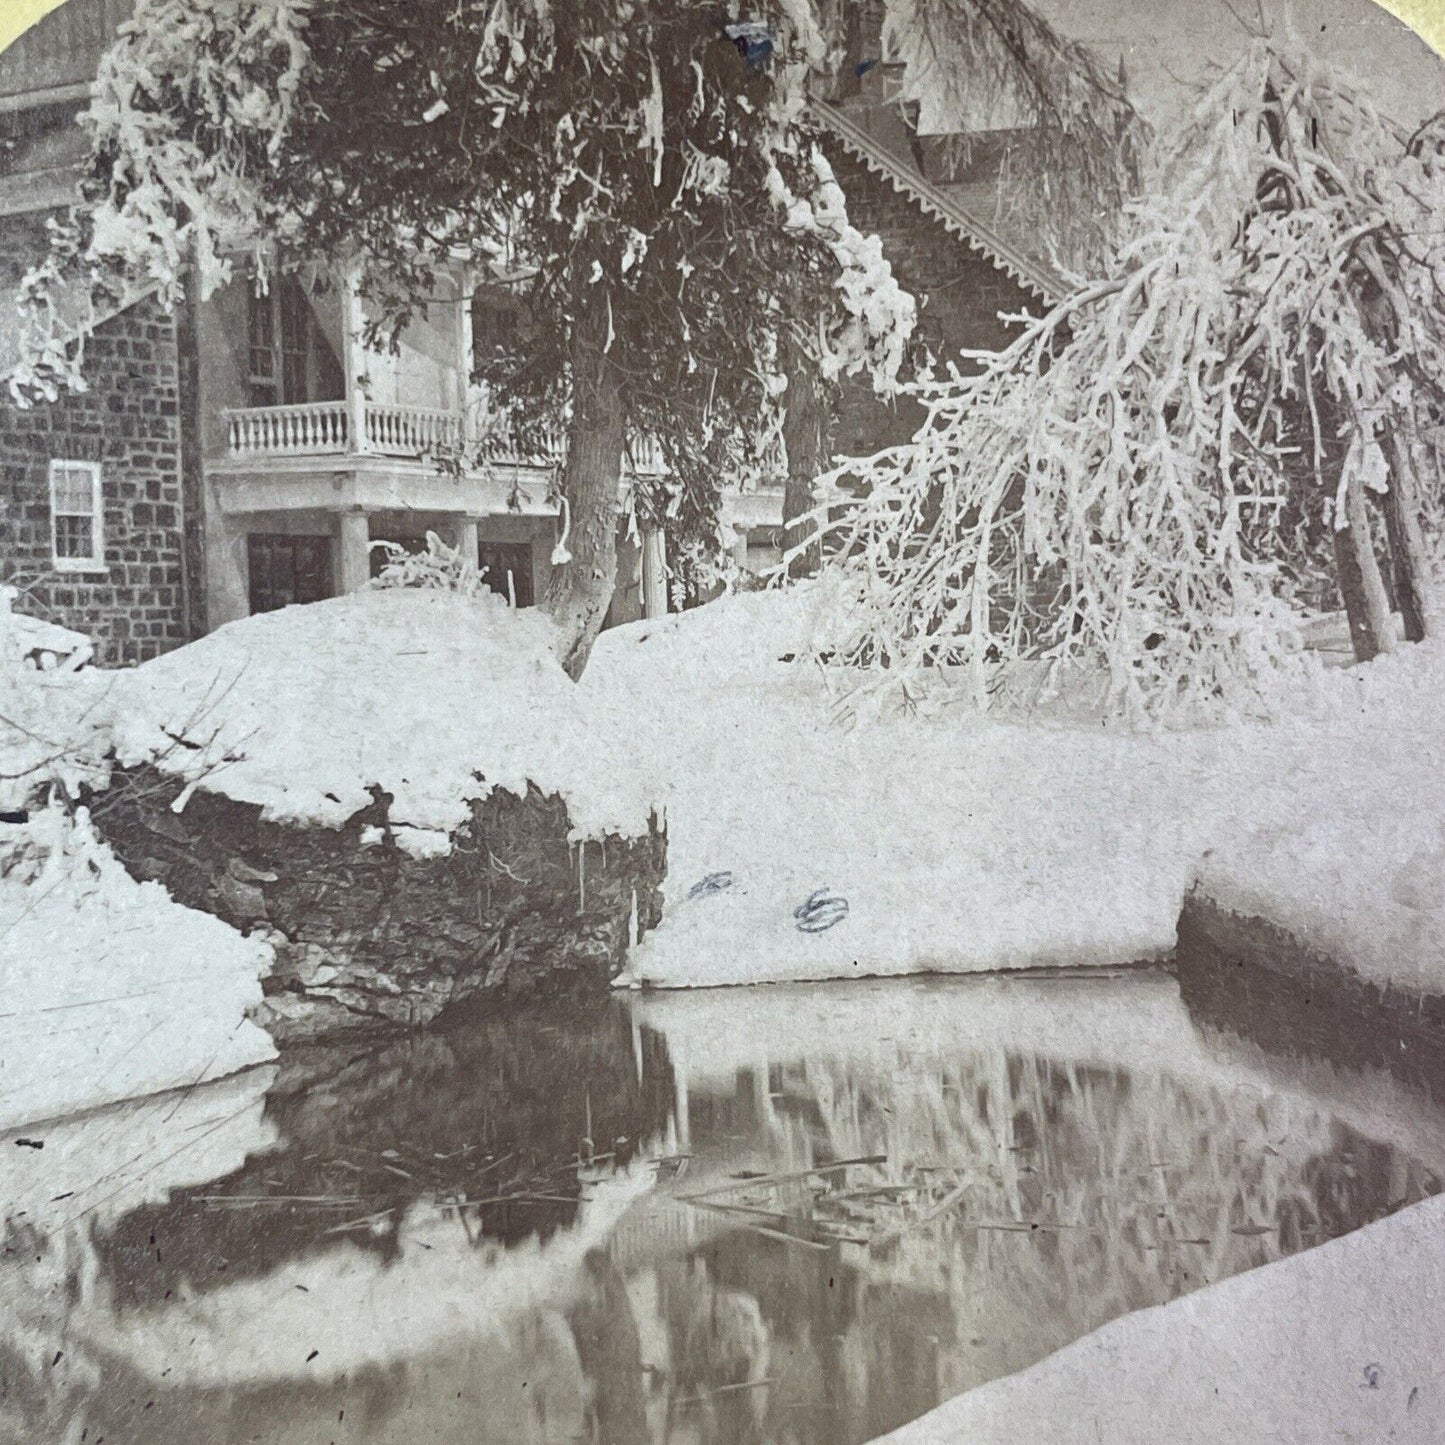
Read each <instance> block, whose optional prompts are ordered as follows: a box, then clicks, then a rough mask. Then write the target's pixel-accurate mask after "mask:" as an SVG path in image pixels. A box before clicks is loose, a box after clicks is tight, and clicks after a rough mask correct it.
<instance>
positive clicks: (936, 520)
mask: <svg viewBox="0 0 1445 1445" xmlns="http://www.w3.org/2000/svg"><path fill="white" fill-rule="evenodd" d="M1404 141H1405V137H1403V136H1402V135H1400V134H1399V133H1397V132H1396V131H1395V130H1394V128H1393V127H1392V126H1391V125H1390V124H1389V123H1388V122H1386V121H1385V120H1383V119H1382V118H1381V117H1380V116H1379V115H1378V113H1377V112H1376V111H1375V110H1374V109H1373V107H1372V106H1371V105H1370V103H1369V102H1368V100H1367V99H1365V98H1364V97H1362V96H1361V95H1360V94H1359V93H1358V92H1357V91H1355V90H1354V89H1353V88H1352V87H1351V86H1350V85H1349V84H1348V83H1347V82H1346V81H1345V80H1343V79H1342V78H1341V77H1340V76H1339V75H1338V74H1336V73H1334V72H1332V71H1329V70H1326V69H1324V68H1322V67H1319V66H1317V65H1316V64H1315V63H1314V62H1313V61H1311V60H1309V59H1307V58H1294V57H1288V58H1287V57H1285V56H1284V55H1283V54H1282V53H1281V52H1280V51H1279V50H1278V49H1276V48H1275V47H1274V46H1273V45H1271V44H1270V43H1268V42H1263V41H1261V42H1260V43H1258V44H1256V45H1255V46H1253V47H1252V48H1251V49H1250V50H1249V51H1248V52H1247V53H1246V54H1245V55H1244V56H1243V57H1242V58H1241V59H1240V60H1239V61H1238V62H1237V63H1236V64H1235V65H1234V66H1233V67H1232V68H1231V69H1230V70H1229V71H1228V72H1227V73H1225V74H1224V75H1223V76H1222V77H1221V78H1220V79H1219V80H1218V82H1217V83H1216V84H1215V85H1214V86H1213V87H1212V88H1211V89H1210V91H1209V92H1208V94H1207V95H1205V96H1204V97H1203V99H1202V100H1201V101H1200V103H1199V106H1198V108H1197V110H1196V111H1195V113H1194V116H1193V119H1192V122H1191V124H1190V126H1189V127H1188V129H1187V131H1186V133H1185V135H1184V137H1183V138H1182V139H1181V140H1180V141H1178V142H1176V143H1174V144H1172V145H1171V146H1169V147H1166V148H1164V149H1163V150H1162V151H1161V153H1160V155H1159V156H1158V157H1157V158H1156V160H1155V162H1154V173H1153V176H1152V183H1151V184H1150V186H1149V187H1148V190H1147V195H1146V198H1145V199H1142V200H1140V201H1139V202H1137V203H1135V204H1134V205H1133V207H1132V208H1131V211H1130V214H1129V216H1128V229H1127V234H1126V238H1125V240H1124V242H1123V244H1122V245H1121V247H1120V249H1119V251H1118V254H1117V256H1116V257H1115V258H1114V260H1113V261H1112V262H1111V263H1110V264H1109V265H1108V266H1107V267H1106V268H1105V270H1104V272H1103V274H1102V275H1100V276H1098V277H1097V278H1096V279H1094V280H1092V281H1090V282H1087V283H1085V284H1081V285H1080V286H1079V287H1078V289H1077V290H1076V291H1075V292H1074V293H1073V294H1072V295H1071V296H1069V297H1068V298H1066V299H1065V300H1064V301H1063V302H1062V303H1060V304H1059V305H1058V306H1057V307H1055V308H1054V309H1053V310H1052V311H1051V312H1050V313H1049V314H1048V315H1047V316H1045V317H1043V318H1042V319H1039V320H1027V319H1026V318H1018V319H1019V320H1020V322H1021V323H1022V330H1021V332H1020V334H1019V335H1018V337H1017V339H1016V340H1015V341H1014V342H1013V344H1012V345H1011V346H1009V347H1008V348H1007V349H1006V350H1005V351H1003V352H1002V353H1000V354H991V353H970V354H968V355H967V356H966V358H965V360H966V361H967V362H968V363H969V364H971V365H972V366H973V367H975V368H976V370H975V371H973V372H972V373H971V374H968V375H965V374H962V373H961V372H960V371H959V370H957V369H951V370H950V371H949V373H948V374H947V375H946V376H944V377H942V378H941V379H933V380H930V381H927V382H923V383H920V384H918V385H917V386H916V387H914V388H913V392H914V395H915V396H916V397H917V399H918V400H919V401H920V402H921V403H922V404H923V406H924V407H925V409H926V420H925V422H924V424H923V426H922V427H921V429H920V430H919V432H918V434H917V435H916V437H915V438H914V440H913V441H912V442H911V443H909V444H908V445H906V446H902V447H898V448H894V449H892V450H889V451H886V452H883V453H881V454H879V455H878V456H875V457H873V458H871V459H868V460H865V461H863V462H861V463H858V462H850V463H849V464H848V471H849V472H850V474H852V475H853V476H855V477H861V478H862V480H863V481H864V483H865V484H866V488H867V491H868V495H867V497H866V499H865V500H864V501H863V502H862V504H861V505H860V506H859V507H858V508H857V509H856V510H854V511H853V512H852V513H851V514H850V515H849V516H847V517H846V518H844V519H843V520H842V521H841V522H836V521H835V523H834V525H833V536H832V540H833V543H834V547H835V562H834V565H835V566H836V567H838V568H839V569H841V570H842V571H843V573H844V574H845V576H846V577H847V578H848V580H849V581H850V582H851V584H852V587H851V593H850V598H851V605H849V606H848V607H846V608H844V609H843V610H841V611H840V613H839V614H838V616H837V618H836V619H835V626H834V628H833V633H832V636H831V637H830V638H829V639H828V641H827V646H828V647H829V648H830V649H832V650H835V651H837V652H838V653H840V654H841V655H843V656H844V657H846V658H849V659H851V660H854V661H865V662H869V663H872V664H876V665H877V668H878V671H876V672H875V673H874V674H873V675H874V677H875V678H882V679H884V680H887V681H890V682H894V681H896V682H902V683H904V684H906V685H907V686H909V687H910V688H911V689H919V688H922V687H924V686H926V685H927V684H928V683H929V682H932V681H934V680H936V679H938V678H940V677H941V676H942V675H944V674H945V673H946V674H948V675H949V676H953V675H956V674H957V672H958V671H959V669H960V668H961V669H962V671H963V673H964V674H965V676H966V678H967V681H968V685H969V688H970V690H971V693H972V695H973V697H974V698H975V699H976V700H977V701H978V702H979V703H980V704H984V703H986V702H987V701H988V697H989V694H990V690H991V688H992V687H993V686H994V685H995V684H996V683H997V682H998V681H999V679H1000V676H1001V675H1002V674H1005V673H1007V672H1008V671H1009V670H1010V669H1012V668H1015V667H1016V666H1017V665H1018V664H1020V663H1023V662H1028V661H1034V662H1040V663H1043V664H1045V665H1046V666H1047V668H1048V669H1049V671H1050V673H1051V675H1052V676H1053V678H1054V680H1055V681H1056V682H1057V683H1059V684H1063V683H1064V682H1066V681H1067V679H1068V676H1069V675H1070V674H1076V675H1079V674H1081V675H1085V676H1099V675H1102V676H1103V677H1105V678H1106V679H1107V685H1108V691H1109V696H1110V700H1111V702H1112V704H1113V706H1114V707H1115V708H1116V709H1117V710H1119V711H1121V712H1124V713H1127V714H1131V715H1135V716H1138V715H1142V714H1169V713H1178V712H1181V711H1184V712H1190V713H1195V712H1197V711H1198V710H1199V709H1201V708H1202V709H1206V710H1220V709H1223V710H1230V709H1250V708H1254V707H1257V706H1259V705H1260V704H1261V703H1262V702H1264V701H1266V700H1267V698H1268V696H1269V694H1270V692H1271V691H1272V688H1273V686H1274V685H1275V684H1276V683H1277V681H1278V680H1279V678H1280V676H1281V674H1282V673H1284V672H1287V671H1288V670H1289V669H1291V668H1292V667H1293V666H1295V665H1296V664H1297V661H1298V655H1299V645H1298V638H1297V616H1296V613H1295V611H1294V610H1293V609H1292V608H1291V607H1290V606H1289V605H1288V599H1287V595H1286V594H1287V593H1288V592H1289V590H1290V588H1289V587H1288V586H1286V573H1285V571H1284V570H1283V568H1282V565H1281V564H1282V563H1283V562H1286V561H1289V562H1297V561H1298V560H1299V557H1300V555H1301V553H1300V548H1299V546H1298V545H1297V539H1296V537H1295V536H1294V532H1295V530H1296V529H1297V528H1298V527H1299V525H1300V524H1301V522H1302V521H1303V522H1306V523H1309V524H1312V525H1315V526H1316V527H1321V526H1322V527H1323V528H1324V529H1325V532H1326V535H1327V536H1328V535H1329V529H1331V528H1333V541H1334V550H1335V553H1336V555H1337V556H1339V557H1340V561H1339V563H1338V566H1339V569H1340V576H1341V583H1342V586H1343V589H1344V591H1345V596H1346V601H1347V604H1348V605H1350V607H1351V613H1352V620H1354V619H1355V614H1356V611H1357V608H1356V602H1358V605H1359V610H1361V611H1362V613H1363V614H1365V615H1364V617H1363V623H1362V625H1365V624H1368V626H1367V630H1368V631H1370V632H1372V633H1373V642H1371V649H1372V650H1384V649H1385V648H1387V647H1388V646H1389V645H1390V643H1389V636H1390V634H1389V629H1388V627H1386V626H1384V625H1383V623H1382V622H1381V621H1380V618H1379V615H1378V614H1379V611H1380V609H1381V608H1384V606H1385V604H1384V601H1383V599H1384V590H1383V586H1382V585H1381V582H1380V577H1379V572H1378V568H1377V565H1376V562H1375V558H1374V552H1373V549H1372V547H1371V545H1370V540H1369V535H1370V530H1371V528H1370V517H1369V512H1368V510H1367V506H1366V499H1367V493H1368V492H1371V491H1373V492H1376V493H1379V494H1380V496H1381V498H1382V506H1383V509H1384V511H1385V514H1386V518H1387V520H1388V522H1389V528H1388V531H1389V540H1390V546H1391V550H1392V552H1393V554H1394V563H1395V568H1394V570H1395V575H1396V579H1397V582H1401V583H1403V590H1404V593H1405V594H1406V595H1405V596H1403V597H1402V599H1401V606H1402V608H1403V609H1404V610H1405V612H1406V630H1407V635H1408V634H1410V632H1411V628H1412V626H1413V627H1414V628H1415V635H1424V633H1425V631H1426V630H1427V626H1426V624H1427V620H1428V619H1427V616H1426V614H1427V612H1428V607H1429V603H1428V597H1427V596H1426V593H1427V589H1426V588H1424V586H1423V580H1422V578H1421V575H1420V574H1421V573H1422V572H1423V566H1424V564H1423V560H1422V549H1421V546H1420V526H1419V523H1420V517H1419V508H1418V505H1417V503H1416V500H1415V498H1414V496H1413V492H1412V488H1413V484H1414V474H1415V473H1416V472H1418V471H1419V470H1421V469H1422V467H1423V466H1424V465H1425V463H1426V461H1427V456H1426V453H1427V450H1428V447H1429V444H1430V439H1431V437H1432V435H1433V434H1434V433H1433V428H1434V425H1435V421H1436V419H1437V418H1438V416H1439V415H1440V413H1441V410H1442V402H1445V308H1442V306H1441V302H1440V298H1441V296H1442V295H1445V239H1442V237H1445V167H1441V166H1440V165H1439V163H1438V157H1437V156H1436V155H1435V152H1434V149H1433V148H1431V147H1430V146H1428V145H1425V144H1424V143H1423V142H1422V140H1421V139H1420V138H1417V141H1416V143H1414V144H1412V145H1410V146H1409V147H1408V148H1407V146H1406V145H1405V143H1404ZM1428 500H1429V504H1430V506H1431V507H1433V508H1437V509H1438V505H1439V497H1438V487H1437V488H1436V489H1435V492H1434V493H1432V495H1431V496H1430V498H1429V499H1428ZM824 520H826V519H824ZM1318 552H1319V549H1318V548H1317V549H1316V555H1318ZM1326 555H1327V554H1326ZM1347 564H1348V565H1347ZM1351 569H1353V570H1352V572H1351ZM1347 573H1350V574H1351V575H1347ZM1412 589H1413V591H1412ZM1412 596H1413V603H1412ZM1352 598H1353V599H1354V600H1352ZM1412 606H1413V607H1414V610H1415V612H1416V613H1417V614H1418V616H1416V618H1415V620H1414V622H1413V623H1412V620H1411V607H1412ZM1386 610H1387V609H1386ZM1385 621H1388V619H1387V618H1386V619H1385ZM1356 641H1357V650H1358V649H1359V647H1360V639H1359V636H1358V635H1357V639H1356ZM1363 655H1369V652H1365V653H1364V654H1363Z"/></svg>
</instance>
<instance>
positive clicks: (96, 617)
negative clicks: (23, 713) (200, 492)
mask: <svg viewBox="0 0 1445 1445" xmlns="http://www.w3.org/2000/svg"><path fill="white" fill-rule="evenodd" d="M36 224H37V219H36V218H34V217H24V218H19V219H18V220H8V221H0V281H4V280H10V281H12V282H13V280H14V278H15V276H16V274H17V273H18V272H19V271H20V270H21V269H23V267H24V265H26V264H28V260H29V259H30V258H32V257H33V256H34V254H36V253H35V251H34V250H33V246H34V235H33V232H34V228H35V225H36ZM7 273H8V274H7ZM85 378H86V381H87V382H88V384H89V390H87V391H86V392H84V393H80V394H75V395H71V394H66V395H62V396H61V397H60V398H59V399H58V400H56V401H54V402H51V403H48V404H47V403H37V404H36V405H35V406H32V407H30V408H20V407H17V406H15V405H14V404H13V403H12V402H11V401H10V400H9V397H8V393H5V392H3V390H0V582H9V583H12V584H14V585H15V586H18V587H19V588H20V589H21V596H20V598H19V600H18V601H17V603H16V606H17V609H18V610H20V611H24V612H30V613H33V614H34V615H36V616H39V617H44V618H47V619H49V620H50V621H53V622H58V623H60V624H62V625H63V626H66V627H72V628H74V629H76V630H77V631H79V632H84V633H87V634H88V635H90V636H91V637H93V638H94V639H95V641H96V644H97V646H96V654H97V659H98V660H99V661H100V662H102V663H104V664H107V665H111V666H114V665H116V664H122V663H133V662H142V661H144V660H145V659H147V658H150V657H155V656H156V655H157V654H159V653H162V652H166V651H168V650H169V649H171V648H173V647H176V646H178V645H180V644H181V643H183V642H185V641H187V640H188V639H189V637H190V636H191V635H192V630H193V624H188V621H187V580H186V569H185V562H184V551H185V541H184V535H185V507H184V505H183V486H184V483H183V475H182V473H183V467H182V437H181V431H182V428H181V420H180V400H181V399H180V381H181V371H180V367H179V360H178V347H177V337H176V323H175V320H174V318H173V317H171V316H170V315H168V314H167V313H166V312H165V311H164V310H163V309H162V308H161V307H160V306H159V304H157V303H156V302H155V301H151V300H147V301H142V302H140V303H139V304H138V305H136V306H133V307H131V308H130V310H128V311H126V312H124V313H122V314H121V315H120V316H117V317H115V318H113V319H112V320H110V321H108V322H106V323H105V324H104V325H102V326H101V327H100V328H99V329H98V330H97V331H96V332H95V334H94V335H93V336H92V337H91V338H90V340H89V341H88V343H87V345H86V361H85ZM52 460H57V461H81V462H99V463H100V465H101V469H102V470H101V486H102V494H103V497H104V559H105V565H104V568H103V569H101V570H97V571H94V572H60V571H57V570H56V569H55V567H54V564H53V560H52V555H51V518H50V490H49V464H50V462H51V461H52Z"/></svg>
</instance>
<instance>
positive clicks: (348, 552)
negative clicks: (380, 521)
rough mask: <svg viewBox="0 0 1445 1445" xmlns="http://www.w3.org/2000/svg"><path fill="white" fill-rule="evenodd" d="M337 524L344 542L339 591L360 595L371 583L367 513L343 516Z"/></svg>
mask: <svg viewBox="0 0 1445 1445" xmlns="http://www.w3.org/2000/svg"><path fill="white" fill-rule="evenodd" d="M337 521H338V527H337V531H338V532H339V534H340V541H341V546H340V555H339V557H338V559H337V568H336V583H337V589H338V591H340V592H342V593H347V592H360V591H361V590H362V588H363V587H365V586H366V584H367V583H368V582H370V581H371V548H370V542H371V525H370V522H369V520H368V518H367V515H366V513H365V512H342V513H341V515H340V517H339V518H338V519H337Z"/></svg>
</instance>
